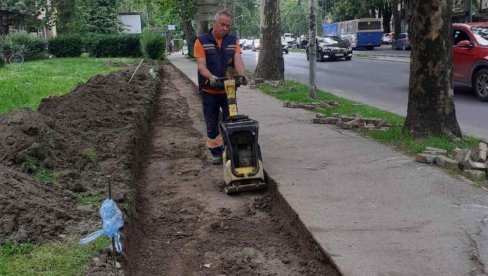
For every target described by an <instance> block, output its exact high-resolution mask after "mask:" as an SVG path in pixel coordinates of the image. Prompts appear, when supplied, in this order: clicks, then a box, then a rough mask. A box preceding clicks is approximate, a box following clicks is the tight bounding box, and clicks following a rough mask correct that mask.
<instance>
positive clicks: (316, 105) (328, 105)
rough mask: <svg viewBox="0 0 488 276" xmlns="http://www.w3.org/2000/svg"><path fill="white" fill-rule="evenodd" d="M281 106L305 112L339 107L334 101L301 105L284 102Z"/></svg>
mask: <svg viewBox="0 0 488 276" xmlns="http://www.w3.org/2000/svg"><path fill="white" fill-rule="evenodd" d="M283 106H284V107H288V108H303V109H306V110H314V109H317V108H323V109H327V108H337V107H338V106H339V103H338V102H335V101H331V102H320V103H308V104H301V103H292V102H289V101H284V102H283Z"/></svg>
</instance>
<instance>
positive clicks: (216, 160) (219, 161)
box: [211, 155, 222, 165]
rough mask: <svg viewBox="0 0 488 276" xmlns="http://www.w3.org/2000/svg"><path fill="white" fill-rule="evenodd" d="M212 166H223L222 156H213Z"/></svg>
mask: <svg viewBox="0 0 488 276" xmlns="http://www.w3.org/2000/svg"><path fill="white" fill-rule="evenodd" d="M211 162H212V164H213V165H220V164H222V156H220V155H219V156H212V161H211Z"/></svg>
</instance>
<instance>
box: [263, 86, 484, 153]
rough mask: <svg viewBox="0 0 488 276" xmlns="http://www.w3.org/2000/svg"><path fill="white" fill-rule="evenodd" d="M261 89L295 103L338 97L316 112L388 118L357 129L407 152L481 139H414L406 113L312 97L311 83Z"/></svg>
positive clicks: (463, 145)
mask: <svg viewBox="0 0 488 276" xmlns="http://www.w3.org/2000/svg"><path fill="white" fill-rule="evenodd" d="M260 88H261V90H262V91H263V92H264V93H266V94H268V95H271V96H273V97H276V98H277V99H279V100H282V101H290V102H294V103H318V102H324V101H337V102H339V107H337V108H334V109H320V108H318V109H316V110H315V112H317V113H322V114H325V115H327V116H331V115H332V114H333V113H339V114H341V115H346V116H354V115H357V116H360V117H368V118H378V119H385V120H386V121H387V122H388V123H390V124H391V125H392V127H390V128H389V129H388V130H386V131H382V130H370V131H362V130H359V131H358V132H360V133H362V134H363V135H365V136H367V137H371V138H372V139H374V140H376V141H378V142H381V143H383V144H387V145H391V146H394V147H395V148H396V149H399V150H401V151H403V152H405V153H408V154H412V155H414V154H417V153H420V152H422V151H423V150H424V149H425V147H427V146H429V147H436V148H441V149H446V150H447V151H448V152H450V151H452V150H453V149H455V148H456V147H458V148H469V149H472V148H474V147H475V146H476V145H478V143H479V142H480V140H479V139H477V138H473V137H470V136H464V138H463V139H462V140H459V141H452V140H450V139H449V138H448V137H445V136H438V137H428V138H425V139H414V138H413V137H412V135H411V134H409V133H404V132H403V131H402V127H403V123H404V121H405V117H403V116H400V115H397V114H394V113H391V112H388V111H384V110H381V109H379V108H375V107H371V106H368V105H364V104H361V103H357V102H354V101H351V100H347V99H344V98H341V97H338V96H335V95H333V94H331V93H328V92H324V91H322V90H317V98H316V99H314V100H313V99H311V98H309V96H308V93H309V92H308V91H309V89H308V86H307V85H305V84H302V83H299V82H296V81H289V80H287V81H283V82H279V83H277V84H270V83H266V84H263V85H261V87H260Z"/></svg>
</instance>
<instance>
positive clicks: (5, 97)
mask: <svg viewBox="0 0 488 276" xmlns="http://www.w3.org/2000/svg"><path fill="white" fill-rule="evenodd" d="M109 60H112V61H115V62H123V63H133V62H135V61H136V59H129V58H90V57H79V58H54V59H47V60H39V61H32V62H26V63H24V64H23V65H21V66H18V65H6V66H5V67H3V68H0V87H1V89H0V99H1V101H0V114H3V113H6V112H8V111H10V110H13V109H16V108H20V107H28V108H31V109H34V110H35V109H37V107H38V106H39V103H40V102H41V100H42V99H43V98H47V97H50V96H60V95H65V94H67V93H69V92H71V91H72V90H73V89H74V88H75V87H76V85H77V84H78V83H80V82H86V81H87V80H88V79H89V78H90V77H92V76H94V75H96V74H105V73H108V72H112V71H116V70H120V69H121V67H107V66H104V64H105V63H106V62H107V61H109Z"/></svg>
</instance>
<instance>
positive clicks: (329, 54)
mask: <svg viewBox="0 0 488 276" xmlns="http://www.w3.org/2000/svg"><path fill="white" fill-rule="evenodd" d="M316 42H317V43H316V45H315V46H316V47H317V53H316V59H317V61H325V60H332V59H338V58H344V59H345V60H351V59H352V48H351V43H349V41H347V40H343V39H341V38H340V37H337V36H325V37H317V40H316ZM308 49H309V48H308V47H307V50H306V52H307V60H308V59H309V57H308Z"/></svg>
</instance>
